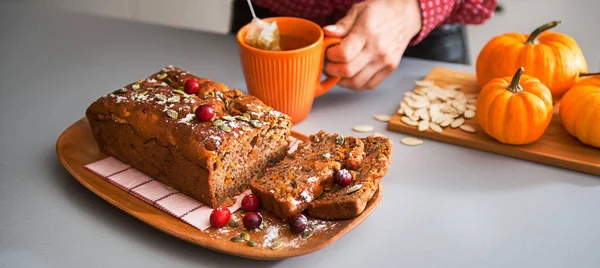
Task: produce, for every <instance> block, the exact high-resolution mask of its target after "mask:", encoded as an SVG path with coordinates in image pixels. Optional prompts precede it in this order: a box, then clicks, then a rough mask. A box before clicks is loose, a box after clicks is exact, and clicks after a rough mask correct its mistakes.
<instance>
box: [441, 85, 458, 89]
mask: <svg viewBox="0 0 600 268" xmlns="http://www.w3.org/2000/svg"><path fill="white" fill-rule="evenodd" d="M461 87H462V86H461V85H447V86H445V87H444V89H445V90H460V88H461Z"/></svg>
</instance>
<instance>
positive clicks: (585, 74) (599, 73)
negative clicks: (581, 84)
mask: <svg viewBox="0 0 600 268" xmlns="http://www.w3.org/2000/svg"><path fill="white" fill-rule="evenodd" d="M594 75H600V72H598V73H580V74H579V76H580V77H584V76H594Z"/></svg>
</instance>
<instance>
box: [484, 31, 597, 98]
mask: <svg viewBox="0 0 600 268" xmlns="http://www.w3.org/2000/svg"><path fill="white" fill-rule="evenodd" d="M558 24H560V21H553V22H550V23H547V24H544V25H542V26H540V27H538V28H537V29H535V30H534V31H533V32H532V33H531V34H522V33H506V34H503V35H499V36H496V37H494V38H492V39H491V40H490V41H489V42H488V43H487V44H486V45H485V46H484V47H483V49H482V50H481V52H480V53H479V56H478V57H477V61H476V67H475V71H476V74H477V83H478V85H479V87H483V85H485V84H487V83H488V82H489V81H490V80H492V79H494V78H496V77H505V76H510V75H512V74H513V72H514V71H515V70H516V69H517V68H519V67H521V66H523V67H524V68H525V70H526V71H525V74H526V75H529V76H533V77H536V78H538V79H539V80H540V81H541V82H542V83H544V85H546V86H547V87H548V88H549V89H550V91H551V92H552V97H553V99H554V100H555V101H558V100H559V99H560V98H561V96H562V95H563V94H564V93H565V92H566V91H567V90H569V88H571V87H572V86H573V84H575V82H576V81H577V78H578V75H579V73H585V72H587V69H588V66H587V62H586V59H585V57H584V56H583V52H582V51H581V48H580V47H579V45H578V44H577V42H575V40H574V39H573V38H572V37H570V36H569V35H567V34H563V33H558V32H550V31H548V30H550V29H552V28H554V27H556V26H557V25H558Z"/></svg>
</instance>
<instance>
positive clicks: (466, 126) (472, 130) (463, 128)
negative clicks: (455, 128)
mask: <svg viewBox="0 0 600 268" xmlns="http://www.w3.org/2000/svg"><path fill="white" fill-rule="evenodd" d="M460 129H462V130H463V131H465V132H470V133H473V132H475V129H474V128H473V127H472V126H469V125H461V126H460Z"/></svg>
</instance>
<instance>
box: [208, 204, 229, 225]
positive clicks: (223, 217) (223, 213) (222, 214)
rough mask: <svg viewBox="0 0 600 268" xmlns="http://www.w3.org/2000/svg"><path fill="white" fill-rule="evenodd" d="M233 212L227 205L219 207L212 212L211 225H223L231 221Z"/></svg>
mask: <svg viewBox="0 0 600 268" xmlns="http://www.w3.org/2000/svg"><path fill="white" fill-rule="evenodd" d="M230 218H231V212H230V211H229V209H228V208H227V207H218V208H216V209H214V210H213V211H212V212H211V213H210V225H212V226H214V227H223V226H225V224H227V223H228V222H229V219H230Z"/></svg>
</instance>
